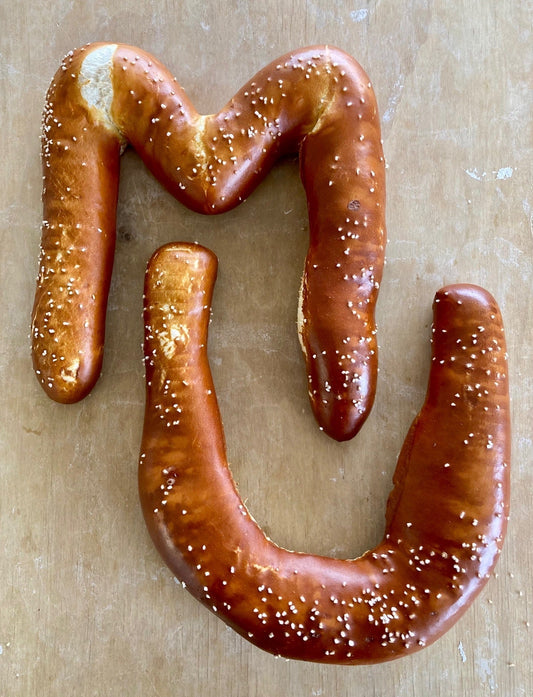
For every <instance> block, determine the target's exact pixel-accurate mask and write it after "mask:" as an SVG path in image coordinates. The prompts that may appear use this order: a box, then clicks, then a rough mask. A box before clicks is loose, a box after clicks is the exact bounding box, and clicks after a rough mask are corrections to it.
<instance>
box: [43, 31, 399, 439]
mask: <svg viewBox="0 0 533 697" xmlns="http://www.w3.org/2000/svg"><path fill="white" fill-rule="evenodd" d="M128 144H129V145H131V146H132V147H133V148H134V149H135V150H136V151H137V152H138V153H139V155H140V157H141V158H142V160H143V161H144V162H145V164H146V165H147V166H148V168H149V169H150V171H151V172H152V173H153V174H154V175H155V177H156V178H157V179H158V180H159V181H160V182H161V183H162V184H163V185H164V186H165V187H166V188H167V189H168V190H169V191H170V192H171V193H172V194H173V195H174V196H175V197H176V198H177V199H178V200H179V201H181V202H182V203H183V204H184V205H186V206H188V207H189V208H191V209H193V210H195V211H198V212H201V213H204V214H213V213H222V212H224V211H227V210H229V209H230V208H232V207H234V206H236V205H238V204H239V203H240V202H241V201H243V200H244V199H245V198H246V197H247V196H248V195H249V194H250V193H251V191H252V190H253V189H254V188H255V187H256V186H257V184H258V183H259V182H260V181H261V179H262V178H263V177H264V176H265V175H266V173H267V172H268V171H269V169H270V168H271V166H272V165H273V164H274V162H275V161H276V160H277V159H278V158H279V157H281V156H282V155H285V154H287V153H290V152H294V151H297V152H298V153H299V160H300V174H301V179H302V182H303V186H304V189H305V192H306V197H307V204H308V213H309V230H310V234H309V249H308V253H307V256H306V260H305V267H304V271H303V276H302V284H301V292H300V296H299V303H298V313H297V317H298V335H299V339H300V343H301V346H302V350H303V353H304V356H305V361H306V366H307V377H308V391H309V396H310V400H311V405H312V409H313V412H314V414H315V416H316V418H317V420H318V423H319V424H320V426H321V428H323V429H324V430H325V431H326V432H327V433H328V434H329V435H331V436H332V437H333V438H336V439H337V440H347V439H349V438H351V437H353V435H355V433H357V431H358V430H359V428H360V427H361V425H362V423H363V422H364V420H365V419H366V416H367V415H368V413H369V411H370V409H371V407H372V404H373V400H374V393H375V385H376V374H377V341H376V326H375V318H374V309H375V304H376V300H377V295H378V289H379V284H380V281H381V277H382V271H383V263H384V249H385V241H386V239H385V238H386V230H385V162H384V158H383V151H382V144H381V139H380V124H379V116H378V111H377V105H376V99H375V95H374V92H373V88H372V85H371V83H370V81H369V79H368V76H367V75H366V73H365V72H364V70H363V69H362V68H361V66H360V65H359V64H358V63H357V62H356V61H355V60H354V59H353V58H351V57H350V56H348V55H347V54H346V53H344V52H343V51H341V50H339V49H336V48H332V47H328V46H314V47H309V48H304V49H300V50H297V51H295V52H292V53H290V54H287V55H285V56H282V57H281V58H279V59H278V60H276V61H274V62H272V63H271V64H270V65H268V66H266V67H265V68H263V69H262V70H260V71H259V72H258V73H257V74H256V75H255V77H254V78H252V79H251V80H250V81H249V82H248V83H247V84H246V85H244V87H243V88H242V89H241V90H239V91H238V92H237V94H236V95H235V96H234V97H233V98H232V99H231V100H230V101H229V102H228V104H227V105H226V106H225V107H224V108H223V109H222V110H221V111H219V112H218V113H217V114H211V115H200V114H198V113H197V111H196V110H195V109H194V107H193V106H192V104H191V102H190V101H189V99H188V98H187V96H186V95H185V93H184V91H183V89H182V87H181V86H180V85H179V83H178V82H177V80H176V79H175V78H174V77H172V75H171V74H170V73H169V71H168V70H167V69H166V68H165V67H164V66H163V65H162V64H161V63H160V62H159V61H158V60H156V58H154V57H153V56H151V55H150V54H148V53H146V52H145V51H142V50H141V49H139V48H135V47H131V46H127V45H124V44H108V43H96V44H89V45H87V46H85V47H83V48H81V49H78V50H76V51H72V52H70V53H69V54H68V55H67V56H66V57H65V59H64V61H63V63H62V65H61V67H60V68H59V70H58V71H57V73H56V75H55V77H54V79H53V81H52V83H51V85H50V88H49V91H48V94H47V100H46V107H45V111H44V115H43V130H42V160H43V179H44V185H43V212H44V216H43V217H44V221H43V225H42V243H41V256H40V264H39V274H38V279H37V289H36V294H35V302H34V308H33V313H32V355H33V363H34V369H35V372H36V374H37V377H38V379H39V381H40V383H41V385H42V387H43V388H44V390H45V391H46V392H47V394H48V395H49V396H50V397H51V398H52V399H54V400H56V401H59V402H64V403H70V402H76V401H78V400H80V399H82V398H84V397H85V396H86V395H87V394H88V393H89V392H90V391H91V389H92V388H93V386H94V385H95V383H96V381H97V379H98V377H99V375H100V372H101V367H102V356H103V346H104V329H105V313H106V306H107V298H108V292H109V284H110V277H111V269H112V264H113V255H114V246H115V226H116V206H117V196H118V180H119V158H120V154H121V152H122V151H123V149H124V148H125V147H126V145H128Z"/></svg>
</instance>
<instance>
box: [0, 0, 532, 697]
mask: <svg viewBox="0 0 533 697" xmlns="http://www.w3.org/2000/svg"><path fill="white" fill-rule="evenodd" d="M532 17H533V8H532V4H531V1H530V0H523V1H522V2H517V1H516V0H454V1H453V2H449V1H448V0H411V1H409V2H397V1H396V0H352V1H350V2H348V0H307V1H305V0H263V1H262V2H245V1H244V0H226V1H224V0H216V1H215V0H203V2H199V1H198V0H183V1H182V2H180V1H178V0H174V1H172V0H167V1H165V2H164V1H163V0H153V1H152V2H149V1H148V0H136V1H135V2H134V1H133V0H114V1H113V2H103V1H102V0H77V1H74V2H73V1H72V0H48V1H46V0H45V2H42V3H36V2H29V1H28V2H26V1H24V2H4V1H3V0H2V3H1V5H0V25H1V26H2V32H1V35H0V76H1V80H0V95H1V102H0V105H1V110H2V112H1V120H2V128H1V130H0V138H1V148H0V152H1V153H2V182H1V187H0V202H1V213H0V216H1V218H0V221H1V237H0V245H1V252H2V254H1V260H2V266H1V273H0V284H1V291H0V300H1V304H2V307H1V312H2V315H1V317H2V331H1V335H0V370H1V383H0V384H1V412H0V536H1V537H0V539H1V549H2V553H1V556H0V696H1V697H34V696H36V695H39V696H40V697H52V696H54V697H55V696H64V695H75V696H76V697H89V696H93V695H98V696H100V695H101V696H106V697H115V696H117V697H118V696H119V695H120V696H126V697H135V696H137V695H138V696H142V697H152V696H158V697H167V696H170V695H172V696H177V695H184V696H185V695H187V696H188V697H200V696H201V697H214V696H215V695H216V696H217V697H218V696H219V695H227V696H228V697H272V696H273V695H280V696H288V695H290V696H291V697H304V696H305V697H319V696H320V697H348V696H352V695H353V696H354V697H355V696H357V697H359V696H361V697H391V696H392V697H415V696H416V697H426V696H427V695H433V696H435V697H440V696H443V697H444V696H448V695H450V696H451V695H453V696H455V695H469V696H470V697H481V696H483V697H485V696H487V697H488V696H489V695H499V696H501V697H520V696H522V695H524V696H528V695H531V694H532V693H533V680H532V677H531V670H532V669H531V666H530V663H531V655H532V651H533V627H531V626H530V624H531V623H532V622H533V617H532V600H531V593H532V591H531V586H532V580H533V572H532V569H533V555H532V551H531V550H532V545H531V534H532V533H531V522H532V514H531V510H532V500H533V494H532V483H533V478H532V469H531V461H532V454H533V448H532V441H531V414H532V394H533V366H532V349H531V345H532V341H531V339H532V322H533V311H532V310H533V302H532V299H531V298H532V293H531V291H532V277H533V273H532V272H533V263H532V252H533V238H532V224H531V206H532V205H533V192H532V186H531V185H532V177H531V173H532V172H531V162H532V154H533V151H532V132H531V116H532V101H531V87H532V84H531V75H532V71H531V69H532V41H533V36H532V31H531V22H532ZM92 40H108V41H123V42H129V43H132V44H136V45H139V46H142V47H143V48H145V49H147V50H148V51H151V52H152V53H154V54H156V55H157V56H158V57H160V58H161V59H162V60H163V62H165V63H166V64H167V65H168V66H169V67H170V68H171V69H172V70H173V72H174V73H175V74H176V75H177V77H178V79H179V80H180V81H181V82H182V84H183V85H184V87H185V88H186V90H187V91H188V93H189V95H190V97H191V98H192V100H193V102H194V103H195V104H196V105H197V107H198V108H199V109H200V110H201V111H203V112H211V111H216V110H218V109H219V108H220V107H221V106H222V105H223V104H224V103H225V102H226V101H227V99H229V97H231V96H232V95H233V93H234V92H235V91H236V90H237V88H238V87H239V86H240V85H241V84H242V83H243V82H244V81H245V80H247V79H248V78H249V77H251V76H252V75H253V73H254V72H255V71H256V70H258V69H259V68H260V67H262V66H263V65H264V64H265V63H267V62H268V61H270V60H272V59H274V58H276V57H277V56H278V55H280V54H282V53H284V52H286V51H288V50H290V49H292V48H297V47H299V46H303V45H307V44H312V43H330V44H336V45H338V46H340V47H341V48H343V49H345V50H347V51H349V52H350V53H352V54H353V55H354V56H355V57H356V58H358V59H359V61H360V62H361V63H362V64H363V65H364V67H365V68H366V69H367V71H368V72H369V74H370V76H371V78H372V81H373V83H374V86H375V89H376V92H377V97H378V100H379V104H380V111H381V115H382V123H383V138H384V147H385V152H386V156H387V160H388V164H389V169H388V182H387V185H388V229H389V245H388V249H387V266H386V273H385V277H384V280H383V284H382V291H381V296H380V304H379V311H378V318H379V327H380V347H381V369H380V382H379V390H378V394H377V400H376V405H375V408H374V410H373V413H372V415H371V417H370V419H369V421H368V422H367V424H366V426H365V428H364V430H363V432H361V434H360V435H359V436H358V437H357V438H356V439H355V440H354V441H352V442H351V443H349V444H343V445H339V444H336V443H334V442H331V441H329V440H328V439H327V438H326V437H325V436H323V435H322V434H321V433H319V432H318V431H317V429H316V427H315V424H314V421H313V419H312V417H311V415H310V411H309V408H308V404H307V397H306V393H305V385H304V369H303V364H302V361H301V356H300V353H299V347H298V342H297V337H296V327H295V320H296V296H297V290H298V285H299V278H300V272H301V268H302V263H303V257H304V254H305V250H306V243H307V219H306V206H305V199H304V196H303V192H302V188H301V185H300V182H299V179H298V169H297V164H296V161H295V160H294V159H293V160H287V161H285V162H283V163H281V164H280V165H279V166H278V167H276V168H275V170H274V171H273V172H272V173H271V174H270V175H269V177H268V178H267V180H266V181H265V182H264V183H263V185H262V186H261V187H260V189H259V190H258V191H257V192H256V193H254V194H253V195H252V196H251V197H250V198H249V200H248V201H247V202H246V203H245V204H244V205H243V206H242V207H240V208H238V209H236V210H235V211H233V212H231V213H228V214H226V215H224V216H221V217H218V218H205V217H202V216H198V215H196V214H194V213H191V212H189V211H188V210H185V209H184V208H183V207H182V206H181V205H179V204H178V203H176V202H175V201H174V200H173V199H172V198H171V197H170V196H169V195H168V194H167V193H166V192H165V191H163V189H162V188H161V187H160V186H159V185H158V184H157V183H156V182H155V181H154V180H153V179H152V177H151V176H150V175H149V174H148V173H147V172H146V171H145V170H144V168H143V166H142V165H141V163H140V161H139V159H138V158H137V156H136V155H135V154H134V153H132V152H128V153H127V154H126V155H125V156H124V158H123V168H122V178H121V190H120V207H119V212H118V245H117V255H116V265H115V270H114V276H113V284H112V290H111V297H110V304H109V308H110V309H109V321H108V335H107V346H106V356H105V367H104V373H103V376H102V378H101V380H100V382H99V384H98V386H97V388H96V389H95V390H94V392H93V394H92V395H91V396H90V397H89V398H88V399H86V400H85V401H84V402H82V403H81V404H78V405H75V406H69V407H65V406H59V405H57V404H54V403H52V402H51V401H50V400H48V398H47V397H46V396H45V395H44V393H43V392H42V391H41V389H40V387H39V386H38V383H37V381H36V380H35V378H34V376H33V374H32V370H31V364H30V353H29V340H28V334H29V315H30V310H31V304H32V299H33V290H34V278H35V276H36V271H37V256H38V247H39V237H40V230H39V226H40V220H41V210H40V187H41V173H40V162H39V131H40V117H41V110H42V107H43V103H44V94H45V91H46V88H47V86H48V83H49V81H50V79H51V77H52V75H53V73H54V72H55V70H56V68H57V67H58V65H59V62H60V60H61V58H62V57H63V55H64V54H65V53H66V52H68V51H69V50H70V49H71V48H74V47H76V46H79V45H80V44H83V43H86V42H88V41H92ZM177 239H187V240H191V239H195V240H198V241H200V242H202V243H203V244H206V245H208V246H210V247H211V248H212V249H213V250H214V251H215V252H216V253H217V254H218V255H219V259H220V276H219V281H218V284H217V288H216V297H215V306H214V321H213V324H212V330H211V348H210V350H211V357H212V362H213V370H214V375H215V380H216V384H217V389H218V394H219V399H220V405H221V409H222V413H223V418H224V423H225V428H226V435H227V441H228V451H229V458H230V462H231V463H232V467H233V471H234V473H235V477H236V479H237V481H238V483H239V486H240V489H241V492H242V494H243V496H244V497H245V498H246V500H247V502H248V505H249V507H250V509H251V511H252V512H253V514H254V515H255V517H256V518H257V520H258V521H259V522H260V524H261V525H262V526H263V527H264V528H265V529H266V530H267V531H268V533H269V534H270V535H271V536H272V537H273V538H274V539H275V540H276V541H278V542H279V543H281V544H283V545H286V546H289V547H291V548H295V549H301V550H306V551H311V552H316V553H324V554H333V555H339V556H355V555H357V554H358V553H360V552H362V551H364V550H366V549H367V548H368V547H369V546H371V545H374V544H375V543H376V542H377V541H378V540H379V539H380V536H381V532H382V526H383V513H384V508H385V501H386V497H387V494H388V491H389V488H390V482H391V475H392V471H393V469H394V466H395V460H396V455H397V453H398V451H399V449H400V447H401V444H402V441H403V438H404V435H405V433H406V431H407V428H408V426H409V423H410V421H411V419H412V418H413V416H414V414H415V413H416V411H417V410H418V408H419V406H420V404H421V401H422V399H423V396H424V392H425V382H426V379H427V370H428V365H429V353H428V352H429V344H428V340H429V335H430V322H431V315H430V307H431V302H432V298H433V294H434V292H435V291H436V290H437V289H438V288H439V287H440V286H441V285H443V284H445V283H450V282H458V281H467V282H473V283H478V284H481V285H484V286H485V287H487V288H488V289H489V290H490V291H491V292H492V293H493V294H494V295H495V296H496V298H497V299H498V301H499V303H500V304H501V308H502V311H503V314H504V317H505V321H506V326H507V337H508V344H509V353H510V365H511V378H512V399H513V423H514V443H513V455H514V458H513V500H512V519H511V524H510V530H509V535H508V539H507V543H506V546H505V549H504V553H503V556H502V558H501V561H500V563H499V565H498V568H497V574H496V576H495V577H494V578H492V579H491V580H490V582H489V584H488V586H487V588H486V589H485V591H484V592H483V594H482V595H481V597H480V598H479V599H478V601H477V602H476V604H475V605H474V607H472V608H471V609H470V611H469V612H468V613H467V615H466V616H465V617H464V619H463V620H461V621H460V622H459V624H457V625H456V626H455V627H454V628H453V629H452V630H451V631H450V632H449V633H448V634H447V635H446V636H445V637H444V638H442V639H441V640H440V641H439V642H438V643H437V644H435V645H434V646H432V647H429V648H427V649H426V650H424V651H422V652H421V653H419V654H417V655H416V656H413V657H410V658H406V659H402V660H399V661H396V662H393V663H390V664H386V665H381V666H373V667H356V668H346V667H344V668H342V667H341V668H339V667H324V666H319V665H314V664H302V663H295V662H285V661H283V660H276V659H274V658H272V657H271V656H270V655H267V654H264V653H262V652H260V651H259V650H257V649H255V648H254V647H252V646H250V645H248V644H247V643H246V642H244V641H243V640H241V639H240V638H239V637H238V636H236V635H235V634H234V633H233V632H232V631H231V630H229V629H227V628H226V627H225V626H224V625H223V624H222V623H221V622H220V621H219V620H217V618H215V617H213V616H211V615H210V614H209V613H208V612H207V611H205V610H204V609H203V608H202V607H201V606H200V605H199V604H198V603H196V602H195V601H194V600H193V599H192V598H191V597H190V596H189V595H188V594H187V593H186V592H185V591H183V590H182V589H181V588H180V587H178V586H177V585H176V583H175V582H174V580H173V579H172V577H171V575H170V573H169V572H168V571H167V569H166V567H164V565H163V563H162V562H161V561H160V559H159V557H158V555H157V553H156V552H155V550H154V548H153V547H152V545H151V543H150V541H149V539H148V536H147V534H146V532H145V529H144V524H143V521H142V519H141V514H140V508H139V505H138V501H137V490H136V467H137V454H138V447H139V441H140V435H141V425H142V412H143V399H144V385H143V372H142V364H141V340H142V322H141V316H140V315H141V304H142V299H141V294H142V283H143V273H144V267H145V263H146V261H147V259H148V257H149V256H150V254H151V253H152V252H153V251H154V250H155V249H156V248H157V247H158V246H159V245H161V244H163V243H165V242H168V241H171V240H177Z"/></svg>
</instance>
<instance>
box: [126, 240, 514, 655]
mask: <svg viewBox="0 0 533 697" xmlns="http://www.w3.org/2000/svg"><path fill="white" fill-rule="evenodd" d="M216 270H217V260H216V257H215V256H214V254H213V253H212V252H210V251H209V250H207V249H205V248H202V247H200V246H195V245H191V244H171V245H168V246H166V247H163V248H162V249H160V250H159V251H157V252H156V253H155V255H154V256H153V257H152V259H151V260H150V262H149V264H148V269H147V275H146V281H145V310H144V313H145V314H144V317H145V327H146V329H145V348H144V352H145V363H146V381H147V392H146V411H145V422H144V431H143V437H142V445H141V455H140V464H139V491H140V498H141V502H142V508H143V513H144V517H145V520H146V524H147V527H148V530H149V532H150V535H151V537H152V539H153V541H154V543H155V545H156V547H157V549H158V550H159V552H160V553H161V555H162V557H163V559H164V560H165V562H166V563H167V564H168V566H169V567H170V569H171V570H172V572H173V573H174V574H175V575H176V576H177V578H178V579H179V580H180V581H181V582H182V583H183V585H184V586H186V588H187V589H188V590H189V591H190V592H191V593H192V594H193V596H195V597H196V598H198V600H200V601H201V602H202V603H203V604H204V605H206V606H207V607H208V608H209V609H210V610H212V611H213V612H214V613H215V614H216V615H218V617H220V618H221V619H222V620H224V621H225V622H226V623H227V624H228V625H230V626H231V627H233V628H234V629H235V630H236V631H237V632H239V633H240V634H241V635H242V636H243V637H244V638H246V639H248V640H249V641H251V642H252V643H253V644H255V645H257V646H258V647H260V648H262V649H264V650H266V651H268V652H271V653H273V654H276V655H280V656H284V657H286V658H292V659H301V660H309V661H317V662H326V663H336V664H358V663H377V662H381V661H388V660H391V659H394V658H397V657H400V656H404V655H407V654H410V653H413V652H415V651H418V650H420V649H421V648H423V647H424V646H428V645H429V644H431V643H432V642H433V641H435V640H436V639H437V638H439V637H440V636H441V635H442V634H443V633H444V632H445V631H446V630H447V629H448V628H449V627H450V626H451V625H452V624H454V623H455V622H456V621H457V620H458V619H459V618H460V617H461V615H462V614H463V613H464V612H465V610H466V609H467V608H468V607H469V605H470V604H471V603H472V601H473V600H474V598H475V597H476V596H477V595H478V593H479V592H480V591H481V589H482V588H483V586H484V585H485V583H486V581H487V579H488V578H489V576H490V574H491V571H492V569H493V567H494V565H495V563H496V560H497V558H498V555H499V553H500V550H501V547H502V543H503V539H504V535H505V531H506V526H507V518H508V509H509V462H510V460H509V457H510V423H509V397H508V384H507V373H506V370H507V365H506V361H507V356H506V349H505V338H504V334H503V325H502V320H501V316H500V312H499V309H498V306H497V304H496V302H495V300H494V299H493V298H492V296H491V295H489V293H488V292H487V291H485V290H483V289H481V288H479V287H477V286H471V285H452V286H447V287H445V288H443V289H441V290H440V291H439V292H438V293H437V294H436V296H435V301H434V324H433V337H432V344H433V347H432V363H431V369H430V375H429V384H428V391H427V396H426V399H425V403H424V405H423V406H422V409H421V411H420V412H419V414H418V416H417V417H416V419H415V420H414V422H413V424H412V426H411V428H410V430H409V432H408V434H407V437H406V440H405V442H404V445H403V449H402V451H401V453H400V456H399V460H398V464H397V467H396V471H395V474H394V487H393V490H392V492H391V494H390V497H389V500H388V504H387V513H386V527H385V533H384V537H383V540H382V541H381V542H380V544H378V545H377V547H375V548H374V549H372V550H370V551H368V552H366V553H365V554H363V555H362V556H361V557H359V558H357V559H350V560H339V559H333V558H327V557H320V556H315V555H311V554H302V553H297V552H293V551H288V550H286V549H282V548H280V547H278V546H277V545H276V544H274V543H273V542H272V541H270V540H269V539H268V538H267V537H266V536H265V535H264V533H263V532H262V530H261V529H260V527H259V526H258V525H257V523H256V522H255V521H254V520H253V518H252V516H251V514H250V513H249V511H248V510H247V508H246V507H245V505H244V503H243V501H242V500H241V498H240V496H239V494H238V492H237V489H236V487H235V484H234V482H233V479H232V476H231V473H230V470H229V468H228V465H227V461H226V454H225V444H224V434H223V430H222V425H221V420H220V414H219V410H218V406H217V399H216V395H215V389H214V386H213V381H212V377H211V373H210V368H209V363H208V358H207V330H208V322H209V318H210V308H211V298H212V293H213V285H214V282H215V276H216Z"/></svg>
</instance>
